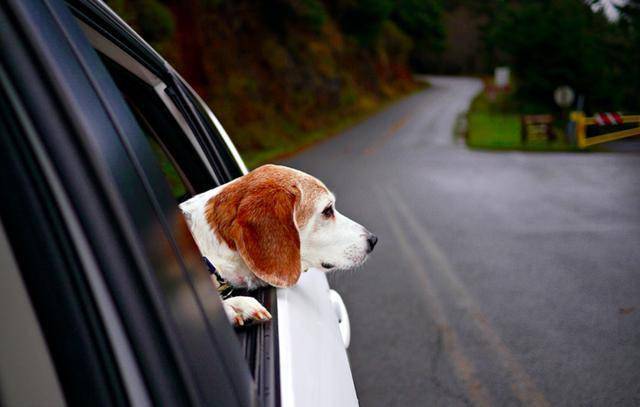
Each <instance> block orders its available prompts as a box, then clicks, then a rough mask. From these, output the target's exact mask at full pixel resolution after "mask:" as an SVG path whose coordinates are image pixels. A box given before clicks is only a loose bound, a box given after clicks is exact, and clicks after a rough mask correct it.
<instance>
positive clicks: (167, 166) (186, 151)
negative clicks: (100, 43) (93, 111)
mask: <svg viewBox="0 0 640 407" xmlns="http://www.w3.org/2000/svg"><path fill="white" fill-rule="evenodd" d="M99 55H100V56H101V58H102V60H103V62H104V64H105V66H106V68H107V70H108V71H109V73H110V74H111V77H112V78H113V80H114V81H115V83H116V85H117V87H118V89H119V90H120V92H121V93H122V95H123V97H124V99H125V101H126V102H127V104H128V105H129V108H130V109H131V111H132V112H133V114H134V117H135V118H136V120H137V121H138V124H139V125H140V128H141V129H142V130H143V131H144V133H145V135H146V138H147V141H148V142H149V145H150V147H151V150H152V151H153V153H154V155H155V158H156V160H157V162H158V164H159V166H160V168H161V170H162V173H163V174H164V176H165V178H166V180H167V182H168V183H169V186H170V188H171V192H172V193H173V196H174V197H175V198H176V199H177V201H178V202H182V201H184V200H186V199H188V198H190V197H191V196H193V195H195V194H197V193H199V192H203V191H205V190H207V189H209V188H211V186H212V183H213V179H212V177H211V175H210V173H209V171H208V169H207V168H206V167H205V165H204V163H203V162H201V161H200V160H194V159H193V157H194V156H195V155H196V152H195V151H194V148H193V146H192V145H191V144H190V143H189V142H187V141H186V140H187V135H186V134H185V132H184V129H183V127H181V126H180V124H179V123H178V122H177V120H175V116H174V114H173V113H172V112H171V111H170V110H169V108H168V107H167V102H166V101H163V100H162V99H161V97H160V96H159V92H164V89H163V87H165V85H164V83H162V82H159V83H158V84H157V85H155V86H151V85H150V84H148V83H146V82H145V81H143V80H141V79H140V78H138V77H137V76H136V75H134V74H132V73H131V72H130V71H129V70H127V69H125V68H124V67H122V66H121V65H119V64H118V63H117V62H115V61H113V60H111V59H110V58H109V57H107V56H105V55H104V54H102V53H99Z"/></svg>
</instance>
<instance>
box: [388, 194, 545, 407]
mask: <svg viewBox="0 0 640 407" xmlns="http://www.w3.org/2000/svg"><path fill="white" fill-rule="evenodd" d="M387 195H388V196H389V197H390V199H391V200H392V201H393V203H394V204H395V205H394V206H395V207H396V208H397V209H398V212H400V214H401V215H402V216H403V217H404V220H405V224H407V225H408V226H409V228H411V229H412V231H413V233H414V234H415V235H416V237H417V238H418V239H419V240H420V243H421V245H422V246H423V247H424V248H425V250H426V252H427V255H428V256H429V258H430V259H431V260H432V261H433V263H434V265H435V266H436V268H437V269H438V271H440V272H441V273H442V275H443V276H444V277H445V282H446V284H447V286H448V289H449V290H450V293H451V295H452V298H453V299H454V300H455V301H457V302H458V304H459V305H460V306H461V308H462V309H463V310H465V311H466V312H467V314H468V315H469V316H470V317H471V318H470V319H471V320H472V321H473V322H474V324H475V325H476V327H477V328H478V330H479V331H480V333H481V334H482V336H483V338H484V340H485V342H486V343H487V344H488V345H489V347H490V348H491V349H492V350H493V351H494V352H495V354H496V356H497V357H498V359H499V361H500V363H501V364H502V366H503V368H504V369H505V370H506V371H507V372H508V373H509V376H510V378H511V390H512V391H513V393H514V395H515V396H516V397H517V398H518V399H519V400H520V401H521V402H522V403H523V404H525V405H527V406H548V405H549V402H548V401H547V400H546V398H545V396H544V394H542V392H541V391H540V390H538V388H537V386H536V384H535V382H534V381H533V379H532V378H531V377H530V376H529V375H528V374H527V372H526V370H525V369H524V367H523V366H522V365H521V364H520V362H519V361H518V359H517V358H516V357H515V356H514V355H513V354H512V353H511V352H510V351H509V349H508V347H507V346H506V345H505V344H504V342H503V341H502V339H501V338H500V336H499V335H498V334H497V333H496V332H495V330H494V329H493V328H492V327H491V324H490V323H489V321H488V319H487V318H486V316H485V315H484V314H483V313H482V311H480V308H479V307H478V306H477V304H476V302H475V301H474V300H473V297H472V296H471V295H470V294H469V292H468V291H467V289H466V287H465V285H464V283H462V281H461V280H460V279H459V277H458V276H457V274H456V272H455V271H454V268H453V266H452V265H451V263H450V262H449V260H448V259H447V257H446V255H445V254H444V252H443V251H442V249H440V247H439V246H438V244H437V243H436V242H435V240H434V239H433V238H432V237H431V235H430V234H429V233H428V232H427V230H426V229H425V228H424V226H422V222H421V221H420V220H419V219H418V218H417V217H416V216H415V215H413V213H412V212H411V211H410V209H409V208H408V207H407V205H406V204H405V203H404V201H403V199H402V198H401V196H400V195H399V194H398V193H397V191H394V190H393V189H392V188H390V187H389V189H388V193H387Z"/></svg>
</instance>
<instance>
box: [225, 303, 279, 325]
mask: <svg viewBox="0 0 640 407" xmlns="http://www.w3.org/2000/svg"><path fill="white" fill-rule="evenodd" d="M222 303H223V305H224V310H225V312H226V313H227V317H228V318H229V321H230V322H231V324H233V325H234V326H242V325H244V323H245V321H250V320H252V321H256V322H265V321H269V320H270V319H271V314H270V313H269V311H267V309H266V308H265V307H264V306H263V305H262V304H260V303H259V302H258V301H257V300H256V299H255V298H253V297H231V298H227V299H226V300H224V301H223V302H222Z"/></svg>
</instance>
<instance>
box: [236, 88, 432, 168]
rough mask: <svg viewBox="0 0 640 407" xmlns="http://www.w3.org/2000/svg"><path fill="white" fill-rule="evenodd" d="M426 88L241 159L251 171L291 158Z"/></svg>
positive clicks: (372, 105) (369, 106)
mask: <svg viewBox="0 0 640 407" xmlns="http://www.w3.org/2000/svg"><path fill="white" fill-rule="evenodd" d="M428 86H429V85H427V84H420V85H418V86H417V87H416V89H414V90H412V91H409V92H406V93H401V94H399V95H397V96H394V97H391V98H389V99H385V100H383V101H381V102H373V101H370V103H367V104H366V108H363V109H361V110H359V111H358V112H357V113H354V114H351V115H348V116H345V117H341V118H337V119H334V120H331V123H329V124H328V125H327V126H325V127H323V128H321V129H318V130H314V131H309V132H302V133H300V134H297V135H296V136H295V137H291V138H290V139H288V140H287V141H286V142H282V143H280V144H279V145H278V146H277V147H273V148H267V149H263V150H250V151H242V152H241V155H242V159H243V160H244V162H245V164H246V166H247V168H249V169H253V168H256V167H258V166H260V165H262V164H265V163H268V162H273V161H276V160H278V159H282V158H285V157H288V156H291V155H293V154H295V153H298V152H300V151H302V150H304V149H306V148H309V147H311V146H312V145H314V144H316V143H318V142H321V141H323V140H326V139H328V138H331V137H333V136H336V135H338V134H340V133H342V132H343V131H345V130H346V129H348V128H350V127H353V126H355V125H356V124H358V123H360V122H362V121H364V120H365V119H366V118H368V117H370V116H372V115H374V114H376V113H378V112H380V111H381V110H383V109H384V108H385V107H387V106H389V105H390V104H392V103H393V102H396V101H398V100H400V99H402V98H405V97H407V96H409V95H411V94H413V93H415V92H419V91H422V90H424V89H425V88H427V87H428Z"/></svg>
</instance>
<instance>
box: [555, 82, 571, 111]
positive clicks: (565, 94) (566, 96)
mask: <svg viewBox="0 0 640 407" xmlns="http://www.w3.org/2000/svg"><path fill="white" fill-rule="evenodd" d="M574 98H575V93H573V89H571V88H570V87H568V86H560V87H559V88H557V89H556V90H555V91H554V92H553V100H555V101H556V103H557V105H558V106H560V107H569V106H571V105H572V104H573V99H574Z"/></svg>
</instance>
